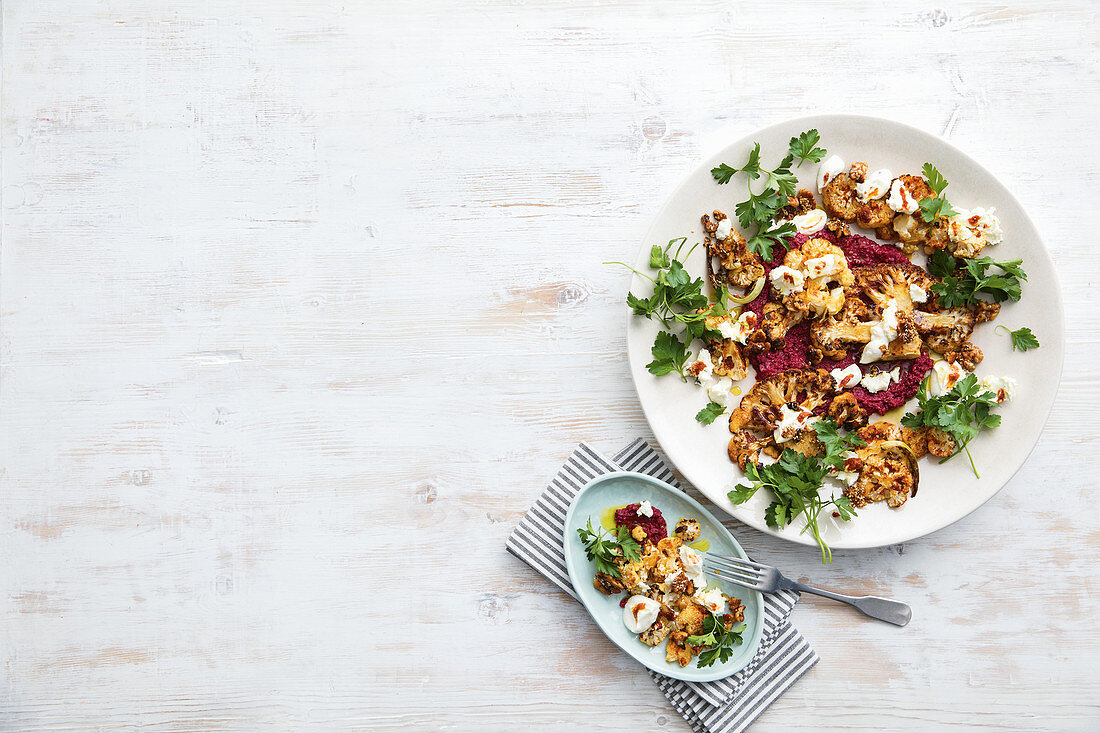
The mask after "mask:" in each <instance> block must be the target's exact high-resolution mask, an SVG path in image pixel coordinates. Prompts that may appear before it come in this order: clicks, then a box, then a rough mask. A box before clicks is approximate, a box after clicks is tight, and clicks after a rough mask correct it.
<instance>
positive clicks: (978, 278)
mask: <svg viewBox="0 0 1100 733" xmlns="http://www.w3.org/2000/svg"><path fill="white" fill-rule="evenodd" d="M1022 263H1023V260H1005V261H1003V262H997V261H996V260H994V259H993V258H992V257H979V258H976V259H967V258H965V257H960V258H956V257H953V256H951V255H950V254H948V253H947V252H944V251H942V250H940V251H938V252H935V253H933V254H932V256H931V257H929V258H928V272H929V274H931V275H932V276H933V277H935V278H937V279H938V282H935V283H933V284H932V292H933V293H934V294H935V295H936V296H937V297H938V298H939V301H940V305H942V306H943V307H944V308H955V307H957V306H965V305H972V304H974V303H979V302H981V301H980V300H979V298H978V294H979V293H981V294H984V295H988V296H989V297H990V298H992V299H993V301H994V302H995V303H1001V302H1004V301H1006V300H1012V301H1016V300H1019V299H1020V295H1021V292H1022V285H1021V281H1022V280H1027V273H1026V272H1024V270H1023V268H1022V267H1020V265H1021V264H1022ZM991 267H996V268H997V269H998V270H1000V272H995V271H990V268H991Z"/></svg>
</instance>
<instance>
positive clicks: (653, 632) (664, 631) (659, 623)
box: [638, 618, 672, 646]
mask: <svg viewBox="0 0 1100 733" xmlns="http://www.w3.org/2000/svg"><path fill="white" fill-rule="evenodd" d="M670 631H672V626H670V625H669V623H668V622H667V621H665V620H664V619H662V618H658V619H657V620H656V621H654V622H653V625H652V626H650V627H649V628H648V629H646V630H645V631H643V632H642V633H640V634H638V638H639V639H640V640H641V642H642V643H643V644H646V645H648V646H657V645H658V644H660V643H661V642H662V641H664V640H665V637H667V636H668V633H669V632H670Z"/></svg>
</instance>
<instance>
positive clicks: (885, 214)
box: [856, 198, 894, 229]
mask: <svg viewBox="0 0 1100 733" xmlns="http://www.w3.org/2000/svg"><path fill="white" fill-rule="evenodd" d="M893 221H894V210H893V209H891V208H890V206H889V204H887V203H886V199H885V198H881V199H871V200H870V201H867V202H865V203H860V204H859V207H858V208H857V209H856V224H858V225H860V226H861V227H863V228H864V229H878V228H879V227H886V226H888V225H890V224H891V223H892V222H893Z"/></svg>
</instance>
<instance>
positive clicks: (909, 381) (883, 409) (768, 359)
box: [616, 232, 932, 518]
mask: <svg viewBox="0 0 1100 733" xmlns="http://www.w3.org/2000/svg"><path fill="white" fill-rule="evenodd" d="M814 237H815V238H817V239H826V240H828V241H830V242H832V243H833V244H836V245H837V246H839V247H840V248H841V249H842V250H844V257H845V259H847V260H848V267H849V268H852V269H855V268H857V267H869V266H871V265H875V264H878V263H893V264H900V263H906V264H908V263H909V258H908V257H906V256H905V254H904V253H903V252H902V251H901V250H899V249H898V248H897V247H894V246H892V245H889V244H879V243H878V242H875V241H873V240H870V239H868V238H867V237H861V236H859V235H858V234H853V235H852V236H848V237H842V238H840V239H837V238H836V237H834V236H833V235H832V234H830V233H829V232H818V233H817V234H815V235H814ZM807 239H809V237H808V236H806V235H805V234H796V235H795V236H793V237H791V241H790V247H791V248H794V247H798V246H800V245H801V244H802V243H803V242H805V241H806V240H807ZM773 252H774V254H773V256H772V259H771V261H770V262H765V263H764V275H765V277H766V276H767V275H768V274H769V273H771V271H772V268H773V267H778V266H779V265H781V264H783V257H784V255H785V254H786V251H785V250H784V249H783V248H781V247H776V248H774V250H773ZM769 299H772V300H778V298H777V297H776V295H775V291H774V289H773V288H772V286H771V280H770V279H769V280H768V281H767V285H766V286H765V288H764V291H763V292H762V293H761V294H760V297H759V298H757V299H756V300H754V301H752V302H751V303H749V304H748V305H746V306H745V307H746V308H748V309H749V310H751V311H752V312H753V313H756V315H757V316H759V317H760V318H761V320H763V316H764V304H765V303H767V302H768V300H769ZM861 351H862V347H854V348H853V349H852V350H851V351H850V352H849V353H848V356H846V357H845V358H844V359H840V360H830V359H827V360H825V361H822V362H821V363H820V364H817V365H816V366H817V368H819V369H824V370H825V371H829V370H831V369H836V368H838V367H844V366H848V365H849V364H854V363H855V362H856V359H857V357H858V356H859V354H860V352H861ZM749 361H751V362H752V365H753V367H754V368H755V369H756V378H757V379H765V378H767V377H770V376H772V375H775V374H779V373H780V372H784V371H786V370H788V369H803V368H805V367H810V366H814V365H813V364H811V363H810V323H809V321H803V322H802V323H799V324H798V325H796V326H794V327H792V328H791V329H790V330H789V331H788V332H787V338H786V343H785V345H784V346H783V348H782V349H780V350H779V351H771V352H768V353H766V354H758V355H756V356H750V357H749ZM876 366H877V367H878V368H879V369H881V370H883V371H889V370H891V369H893V368H894V367H897V366H900V367H901V379H899V380H898V381H897V382H892V383H891V384H890V386H889V387H888V388H886V389H884V390H883V391H881V392H874V393H872V392H868V391H867V390H865V389H864V388H863V387H854V388H853V389H852V390H851V392H852V395H853V396H854V397H855V398H856V400H857V401H858V402H859V404H860V405H862V406H863V409H865V410H867V411H868V412H874V413H877V414H879V415H882V414H885V413H887V412H889V411H890V410H892V409H894V408H896V407H901V406H902V405H904V404H905V403H906V402H907V401H909V400H910V399H912V398H913V396H914V395H915V394H916V393H917V389H918V388H919V387H920V383H921V381H922V380H923V379H924V375H925V374H927V373H928V371H929V370H930V369H931V368H932V359H931V358H929V357H928V356H927V355H921V356H920V357H918V358H916V359H908V360H905V361H890V362H877V363H876ZM861 368H862V369H863V371H864V373H867V371H868V367H866V366H863V367H861ZM616 518H618V516H617V515H616Z"/></svg>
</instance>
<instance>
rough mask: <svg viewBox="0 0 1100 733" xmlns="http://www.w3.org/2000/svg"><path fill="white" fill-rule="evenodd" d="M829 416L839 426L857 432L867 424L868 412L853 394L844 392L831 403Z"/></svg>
mask: <svg viewBox="0 0 1100 733" xmlns="http://www.w3.org/2000/svg"><path fill="white" fill-rule="evenodd" d="M827 414H828V415H829V417H831V418H832V419H833V422H835V423H836V424H837V425H839V426H840V427H842V428H845V429H847V430H857V429H859V428H862V427H863V426H865V425H866V424H867V410H865V409H863V407H862V406H861V405H860V404H859V400H857V399H856V397H855V395H853V394H852V393H851V392H844V393H843V394H839V395H837V396H836V397H834V398H833V401H832V402H830V403H829V409H828V412H827Z"/></svg>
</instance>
